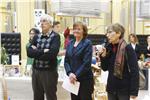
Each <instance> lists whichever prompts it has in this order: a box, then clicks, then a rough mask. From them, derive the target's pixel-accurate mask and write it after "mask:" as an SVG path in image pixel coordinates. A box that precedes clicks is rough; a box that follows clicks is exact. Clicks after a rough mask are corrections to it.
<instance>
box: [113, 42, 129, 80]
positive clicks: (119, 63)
mask: <svg viewBox="0 0 150 100" xmlns="http://www.w3.org/2000/svg"><path fill="white" fill-rule="evenodd" d="M126 45H127V43H126V41H125V40H124V39H120V41H119V44H118V48H117V54H116V59H115V65H114V76H116V77H117V78H119V79H122V73H123V69H124V55H125V47H126Z"/></svg>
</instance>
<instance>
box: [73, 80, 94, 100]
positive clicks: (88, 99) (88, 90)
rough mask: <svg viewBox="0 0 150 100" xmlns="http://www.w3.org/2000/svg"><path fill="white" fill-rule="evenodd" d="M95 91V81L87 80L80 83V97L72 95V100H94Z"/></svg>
mask: <svg viewBox="0 0 150 100" xmlns="http://www.w3.org/2000/svg"><path fill="white" fill-rule="evenodd" d="M93 90H94V81H93V80H85V81H83V82H80V88H79V93H78V95H77V96H76V95H74V94H71V100H92V93H93Z"/></svg>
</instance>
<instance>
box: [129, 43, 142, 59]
mask: <svg viewBox="0 0 150 100" xmlns="http://www.w3.org/2000/svg"><path fill="white" fill-rule="evenodd" d="M129 45H130V46H131V47H132V45H131V43H130V44H129ZM132 48H133V47H132ZM141 48H142V47H141V46H140V45H139V44H136V45H135V53H136V55H137V58H138V59H140V56H141V54H142V52H141Z"/></svg>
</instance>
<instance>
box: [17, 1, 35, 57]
mask: <svg viewBox="0 0 150 100" xmlns="http://www.w3.org/2000/svg"><path fill="white" fill-rule="evenodd" d="M20 1H21V0H20ZM16 12H17V29H18V32H20V33H21V55H22V59H25V58H27V56H26V44H27V43H28V40H29V33H28V32H29V30H30V29H31V28H32V27H34V2H33V0H26V1H25V2H17V3H16Z"/></svg>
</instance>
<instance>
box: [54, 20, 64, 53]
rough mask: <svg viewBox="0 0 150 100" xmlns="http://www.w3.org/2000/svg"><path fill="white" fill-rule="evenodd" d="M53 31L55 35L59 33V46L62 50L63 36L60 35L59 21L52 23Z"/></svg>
mask: <svg viewBox="0 0 150 100" xmlns="http://www.w3.org/2000/svg"><path fill="white" fill-rule="evenodd" d="M53 30H54V31H55V32H56V33H59V35H60V41H61V45H60V50H64V40H65V38H64V35H63V34H62V33H61V24H60V22H59V21H54V22H53Z"/></svg>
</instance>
